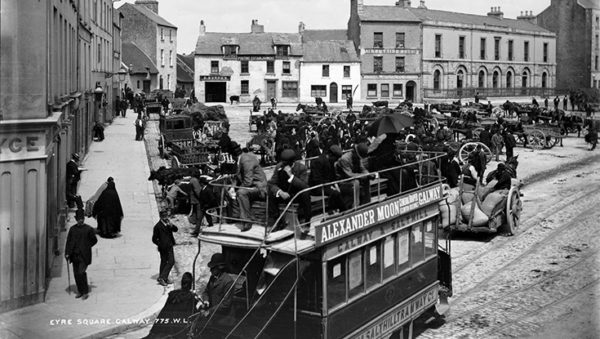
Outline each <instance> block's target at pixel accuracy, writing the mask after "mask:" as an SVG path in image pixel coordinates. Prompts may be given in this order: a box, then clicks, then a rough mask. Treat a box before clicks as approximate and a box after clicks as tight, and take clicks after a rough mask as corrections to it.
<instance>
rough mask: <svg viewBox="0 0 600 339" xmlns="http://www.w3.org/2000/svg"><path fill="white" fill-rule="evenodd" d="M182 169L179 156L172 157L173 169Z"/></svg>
mask: <svg viewBox="0 0 600 339" xmlns="http://www.w3.org/2000/svg"><path fill="white" fill-rule="evenodd" d="M179 167H181V163H180V162H179V159H177V156H176V155H174V156H173V157H171V168H179Z"/></svg>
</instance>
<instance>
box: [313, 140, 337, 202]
mask: <svg viewBox="0 0 600 339" xmlns="http://www.w3.org/2000/svg"><path fill="white" fill-rule="evenodd" d="M342 155H343V152H342V148H341V147H340V146H339V145H331V146H330V147H329V149H328V150H327V152H326V153H323V154H321V155H320V156H319V157H318V158H317V159H315V160H313V161H311V162H310V176H309V178H308V183H309V185H310V186H311V187H314V186H318V185H324V186H323V188H316V189H314V190H312V191H311V194H312V195H314V196H320V195H321V194H325V196H327V197H329V199H328V202H327V207H328V209H327V211H328V212H332V213H333V212H335V210H336V209H338V210H340V211H344V210H345V206H344V202H343V200H342V194H341V192H340V188H339V186H338V185H337V184H330V183H331V182H333V181H335V180H336V178H335V166H334V165H335V162H336V161H337V160H338V159H339V158H340V157H341V156H342Z"/></svg>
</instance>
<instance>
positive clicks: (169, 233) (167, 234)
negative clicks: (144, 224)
mask: <svg viewBox="0 0 600 339" xmlns="http://www.w3.org/2000/svg"><path fill="white" fill-rule="evenodd" d="M159 216H160V220H159V221H158V222H157V223H156V225H154V232H153V233H152V242H153V243H154V244H155V245H156V246H157V247H158V252H159V253H160V270H159V273H158V279H157V281H158V283H159V284H161V285H163V286H167V285H168V284H172V283H173V282H172V281H170V280H169V273H170V272H171V269H172V268H173V265H175V254H174V253H173V246H175V238H174V237H173V232H177V230H178V229H177V226H175V225H173V224H171V221H170V220H169V212H168V211H167V210H161V211H160V212H159Z"/></svg>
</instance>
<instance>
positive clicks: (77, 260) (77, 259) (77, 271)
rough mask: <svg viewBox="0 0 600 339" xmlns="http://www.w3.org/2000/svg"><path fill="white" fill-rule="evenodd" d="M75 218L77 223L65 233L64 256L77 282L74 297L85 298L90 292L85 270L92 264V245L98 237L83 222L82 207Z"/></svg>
mask: <svg viewBox="0 0 600 339" xmlns="http://www.w3.org/2000/svg"><path fill="white" fill-rule="evenodd" d="M75 220H77V224H75V225H73V226H71V228H69V233H68V234H67V243H66V245H65V258H66V259H67V262H70V263H72V264H73V275H74V276H75V283H76V284H77V294H76V295H75V298H81V299H83V300H85V299H87V298H88V294H89V293H90V289H89V286H88V281H87V273H86V270H87V267H88V266H89V265H91V264H92V247H93V246H94V245H96V243H97V242H98V239H97V238H96V234H95V232H94V229H93V228H92V227H91V226H90V225H87V224H85V223H84V221H85V216H84V213H83V210H82V209H79V210H77V212H76V213H75ZM69 288H70V286H69Z"/></svg>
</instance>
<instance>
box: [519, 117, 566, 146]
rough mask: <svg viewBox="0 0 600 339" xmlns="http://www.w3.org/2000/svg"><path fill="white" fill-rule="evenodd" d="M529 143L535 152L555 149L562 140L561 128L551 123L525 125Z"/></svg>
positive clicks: (524, 130)
mask: <svg viewBox="0 0 600 339" xmlns="http://www.w3.org/2000/svg"><path fill="white" fill-rule="evenodd" d="M523 133H524V134H525V135H526V138H527V143H528V144H529V146H530V147H531V148H533V149H535V150H541V149H545V148H552V147H554V146H555V145H556V144H557V143H558V142H559V141H560V139H561V138H562V135H561V127H560V126H559V125H552V124H550V123H543V124H536V125H523Z"/></svg>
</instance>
